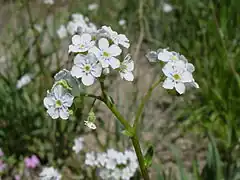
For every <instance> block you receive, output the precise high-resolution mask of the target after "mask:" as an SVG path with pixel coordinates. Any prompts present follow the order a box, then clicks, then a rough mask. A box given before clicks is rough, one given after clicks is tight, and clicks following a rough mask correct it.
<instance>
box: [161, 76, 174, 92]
mask: <svg viewBox="0 0 240 180" xmlns="http://www.w3.org/2000/svg"><path fill="white" fill-rule="evenodd" d="M174 84H175V83H174V81H173V80H172V79H170V78H167V79H165V81H164V82H163V85H162V87H163V88H165V89H173V87H174Z"/></svg>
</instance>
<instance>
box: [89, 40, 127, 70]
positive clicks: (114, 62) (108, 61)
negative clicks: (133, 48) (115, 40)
mask: <svg viewBox="0 0 240 180" xmlns="http://www.w3.org/2000/svg"><path fill="white" fill-rule="evenodd" d="M98 47H99V49H98V48H97V47H96V46H94V47H93V48H92V49H90V52H93V53H94V54H95V55H96V57H97V58H98V60H99V62H100V63H101V64H102V67H103V68H107V67H109V65H110V66H111V67H112V68H113V69H116V68H119V67H120V61H119V60H118V59H117V58H115V57H116V56H119V55H120V54H121V53H122V50H121V49H120V47H119V46H117V45H115V44H112V45H110V46H109V42H108V40H107V39H105V38H101V39H100V40H99V41H98Z"/></svg>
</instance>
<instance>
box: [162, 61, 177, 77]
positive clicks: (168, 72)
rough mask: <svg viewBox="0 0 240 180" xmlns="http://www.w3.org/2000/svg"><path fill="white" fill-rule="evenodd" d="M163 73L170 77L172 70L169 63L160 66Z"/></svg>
mask: <svg viewBox="0 0 240 180" xmlns="http://www.w3.org/2000/svg"><path fill="white" fill-rule="evenodd" d="M162 71H163V73H164V74H165V76H167V77H171V73H172V72H173V71H174V70H173V67H172V64H171V63H167V64H166V65H165V66H164V67H163V68H162Z"/></svg>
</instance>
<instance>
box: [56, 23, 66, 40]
mask: <svg viewBox="0 0 240 180" xmlns="http://www.w3.org/2000/svg"><path fill="white" fill-rule="evenodd" d="M57 34H58V37H59V38H60V39H63V38H65V37H67V29H66V27H65V26H64V25H61V26H60V27H59V29H58V30H57Z"/></svg>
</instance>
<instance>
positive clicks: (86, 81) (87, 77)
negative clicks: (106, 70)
mask: <svg viewBox="0 0 240 180" xmlns="http://www.w3.org/2000/svg"><path fill="white" fill-rule="evenodd" d="M82 83H83V84H84V85H85V86H90V85H92V84H93V83H94V77H93V76H92V75H91V74H85V75H84V76H83V77H82Z"/></svg>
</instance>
